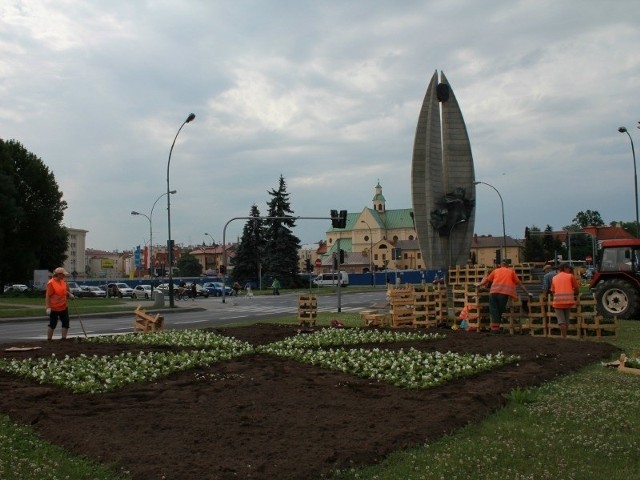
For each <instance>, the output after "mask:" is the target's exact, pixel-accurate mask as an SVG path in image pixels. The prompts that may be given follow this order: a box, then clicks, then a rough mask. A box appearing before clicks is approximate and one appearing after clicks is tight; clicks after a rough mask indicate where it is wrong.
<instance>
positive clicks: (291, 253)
mask: <svg viewBox="0 0 640 480" xmlns="http://www.w3.org/2000/svg"><path fill="white" fill-rule="evenodd" d="M269 195H271V197H272V198H271V200H270V201H269V202H267V206H268V207H269V211H268V213H267V216H268V217H291V218H290V219H289V218H287V219H269V220H266V221H265V226H266V235H265V236H266V249H265V261H264V263H263V264H264V267H263V273H265V274H267V275H269V276H270V277H271V278H278V279H279V280H280V282H281V283H282V285H283V286H289V285H291V284H292V282H294V279H295V277H296V276H297V274H298V250H299V249H300V239H299V238H298V237H296V236H295V235H294V234H293V232H292V230H293V228H294V227H295V223H296V222H295V219H294V217H293V210H291V206H290V203H289V194H288V193H287V186H286V183H285V181H284V177H283V176H282V175H280V181H279V186H278V189H277V190H271V191H270V192H269Z"/></svg>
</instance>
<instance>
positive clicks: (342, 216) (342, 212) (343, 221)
mask: <svg viewBox="0 0 640 480" xmlns="http://www.w3.org/2000/svg"><path fill="white" fill-rule="evenodd" d="M338 228H347V211H346V210H340V226H339V227H338Z"/></svg>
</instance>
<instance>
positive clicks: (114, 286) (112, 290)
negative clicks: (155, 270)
mask: <svg viewBox="0 0 640 480" xmlns="http://www.w3.org/2000/svg"><path fill="white" fill-rule="evenodd" d="M107 288H108V289H109V296H111V297H120V298H122V297H131V298H133V288H131V287H130V286H129V285H127V284H126V283H124V282H116V283H109V284H107Z"/></svg>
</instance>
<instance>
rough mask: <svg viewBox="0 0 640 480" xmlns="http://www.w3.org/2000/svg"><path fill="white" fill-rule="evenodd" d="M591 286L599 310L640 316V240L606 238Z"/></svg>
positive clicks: (614, 313)
mask: <svg viewBox="0 0 640 480" xmlns="http://www.w3.org/2000/svg"><path fill="white" fill-rule="evenodd" d="M591 289H592V290H593V291H595V297H596V302H597V308H598V312H599V313H600V314H602V315H604V316H605V317H609V318H610V317H614V316H617V317H618V318H620V319H627V320H628V319H640V240H638V239H624V240H603V241H602V242H601V245H600V251H599V252H598V263H597V265H596V272H595V273H594V275H593V277H592V279H591Z"/></svg>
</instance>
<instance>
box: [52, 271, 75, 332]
mask: <svg viewBox="0 0 640 480" xmlns="http://www.w3.org/2000/svg"><path fill="white" fill-rule="evenodd" d="M65 275H69V273H68V272H67V271H66V270H65V269H64V268H62V267H58V268H56V269H55V270H54V271H53V277H51V280H49V282H47V292H46V294H45V306H46V311H47V315H48V316H49V329H48V330H47V340H51V339H52V338H53V331H54V330H55V329H56V326H57V325H58V319H60V322H61V323H62V340H66V339H67V332H68V331H69V307H68V306H67V297H69V298H74V297H73V294H72V293H71V292H70V291H69V286H68V285H67V282H66V281H65V279H64V277H65Z"/></svg>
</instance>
